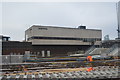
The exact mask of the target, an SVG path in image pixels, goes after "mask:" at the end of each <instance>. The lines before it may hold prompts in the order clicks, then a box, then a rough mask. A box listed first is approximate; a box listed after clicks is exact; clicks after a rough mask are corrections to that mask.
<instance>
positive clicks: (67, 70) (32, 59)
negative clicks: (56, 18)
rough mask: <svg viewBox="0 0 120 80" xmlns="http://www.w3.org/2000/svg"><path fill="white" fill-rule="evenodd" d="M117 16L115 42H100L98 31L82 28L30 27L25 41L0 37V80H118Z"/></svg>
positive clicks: (119, 21)
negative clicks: (0, 48) (0, 49)
mask: <svg viewBox="0 0 120 80" xmlns="http://www.w3.org/2000/svg"><path fill="white" fill-rule="evenodd" d="M118 5H120V2H119V3H118V4H117V6H118ZM118 10H119V9H118ZM117 15H118V29H117V32H118V37H117V38H115V39H114V40H109V39H108V38H107V37H106V39H105V40H103V39H102V30H101V29H87V27H86V26H82V25H81V26H78V27H77V28H70V27H69V28H68V27H58V26H43V25H32V26H30V27H29V28H28V29H27V30H26V31H25V38H24V39H25V40H24V41H11V40H9V39H10V37H9V36H4V35H1V36H0V39H1V40H0V41H1V44H2V51H1V52H0V54H1V55H0V59H2V60H0V61H1V62H0V67H1V68H0V80H120V26H119V25H120V20H119V19H120V16H119V11H118V14H117Z"/></svg>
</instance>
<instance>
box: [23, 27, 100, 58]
mask: <svg viewBox="0 0 120 80" xmlns="http://www.w3.org/2000/svg"><path fill="white" fill-rule="evenodd" d="M25 40H26V42H31V46H32V49H31V50H30V52H31V53H33V52H34V53H36V54H39V55H41V56H42V57H50V56H66V55H67V53H68V52H73V51H78V50H81V51H85V50H86V49H88V48H89V47H90V46H92V45H95V46H99V45H100V44H101V40H102V31H101V30H97V29H86V26H79V27H78V28H67V27H55V26H40V25H33V26H31V27H30V28H29V29H27V30H26V31H25Z"/></svg>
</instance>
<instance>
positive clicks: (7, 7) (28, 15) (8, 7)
mask: <svg viewBox="0 0 120 80" xmlns="http://www.w3.org/2000/svg"><path fill="white" fill-rule="evenodd" d="M0 5H1V3H0ZM1 9H2V34H4V35H9V36H10V37H11V40H23V39H24V34H25V30H26V29H28V28H29V27H30V26H31V25H33V24H39V25H50V26H60V27H73V28H75V27H77V26H79V25H80V24H84V25H86V26H87V28H88V29H101V30H102V32H103V37H104V36H105V35H107V34H109V36H110V39H114V38H116V37H117V31H116V29H117V15H116V2H66V3H65V2H62V3H61V2H58V3H52V2H51V3H50V2H47V3H43V2H38V3H37V2H31V3H30V2H19V3H18V2H4V3H2V8H1Z"/></svg>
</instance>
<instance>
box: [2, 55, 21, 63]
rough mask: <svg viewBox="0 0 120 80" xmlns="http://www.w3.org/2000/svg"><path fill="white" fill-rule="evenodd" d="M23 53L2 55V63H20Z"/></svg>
mask: <svg viewBox="0 0 120 80" xmlns="http://www.w3.org/2000/svg"><path fill="white" fill-rule="evenodd" d="M22 62H23V55H2V63H22Z"/></svg>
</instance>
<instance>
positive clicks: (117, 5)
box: [116, 2, 120, 39]
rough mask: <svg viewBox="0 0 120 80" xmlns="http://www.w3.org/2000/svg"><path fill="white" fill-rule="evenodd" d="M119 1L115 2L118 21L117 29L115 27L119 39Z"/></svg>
mask: <svg viewBox="0 0 120 80" xmlns="http://www.w3.org/2000/svg"><path fill="white" fill-rule="evenodd" d="M119 9H120V2H118V3H117V4H116V11H117V21H118V25H117V26H118V29H117V32H118V39H120V10H119Z"/></svg>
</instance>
